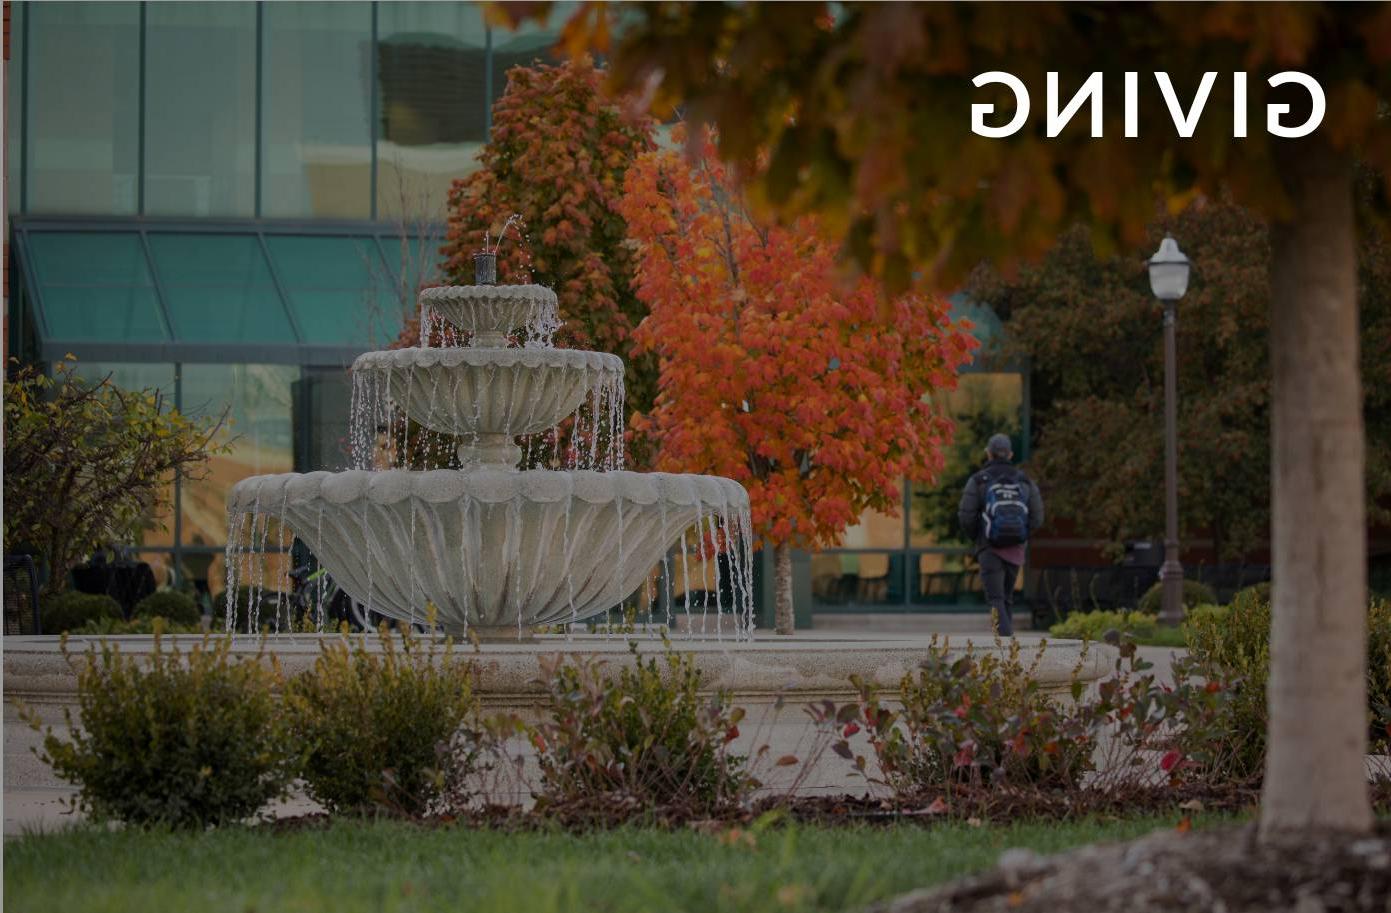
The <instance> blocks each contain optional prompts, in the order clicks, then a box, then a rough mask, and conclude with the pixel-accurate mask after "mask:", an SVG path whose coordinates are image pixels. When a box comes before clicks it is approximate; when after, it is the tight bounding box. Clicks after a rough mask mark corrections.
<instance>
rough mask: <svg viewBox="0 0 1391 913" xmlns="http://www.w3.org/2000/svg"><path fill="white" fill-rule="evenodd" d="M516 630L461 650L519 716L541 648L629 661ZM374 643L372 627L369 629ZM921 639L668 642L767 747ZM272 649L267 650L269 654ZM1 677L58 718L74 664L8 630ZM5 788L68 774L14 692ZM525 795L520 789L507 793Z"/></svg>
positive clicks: (80, 641) (814, 783) (1049, 678)
mask: <svg viewBox="0 0 1391 913" xmlns="http://www.w3.org/2000/svg"><path fill="white" fill-rule="evenodd" d="M511 630H512V635H513V639H512V640H510V641H508V640H503V641H501V642H491V643H480V644H479V645H477V646H474V645H472V644H463V645H462V646H460V647H458V648H457V649H459V650H460V651H461V652H462V653H464V654H465V655H468V656H470V657H472V658H473V660H474V661H475V662H476V663H477V664H478V668H479V683H478V693H479V697H480V699H481V701H482V703H483V706H484V708H485V709H486V710H489V711H510V712H514V713H518V714H520V715H522V716H523V717H525V718H535V716H536V715H537V714H538V713H539V711H540V708H541V707H542V706H543V704H544V702H545V689H544V687H543V686H542V684H541V683H540V681H539V680H538V679H539V676H540V671H541V669H540V663H539V660H540V658H541V657H543V656H553V655H555V654H557V653H572V654H580V655H587V656H594V657H598V658H600V659H603V660H604V661H606V662H608V663H611V664H612V665H613V666H614V667H618V666H621V665H631V664H632V663H633V662H635V658H634V656H633V654H632V653H630V651H629V649H628V642H627V641H626V640H625V639H623V638H622V637H620V636H617V635H614V636H612V637H607V638H606V637H604V636H602V635H588V636H573V637H571V638H570V639H568V640H567V639H566V638H565V637H563V636H561V635H551V634H543V635H537V636H536V637H535V639H534V640H533V641H532V642H529V643H518V642H517V641H516V640H515V634H516V629H515V628H512V629H511ZM337 636H338V635H282V636H279V637H274V638H271V639H270V640H269V642H268V645H267V648H266V653H267V654H268V655H274V656H275V658H276V659H277V660H278V661H279V662H280V664H281V667H282V669H283V670H284V671H285V673H286V674H287V675H294V674H296V673H298V672H302V671H304V670H306V669H308V668H309V667H310V666H311V665H313V663H314V660H315V658H316V657H317V656H318V655H319V650H320V641H321V640H323V639H325V638H332V637H337ZM109 639H110V640H112V641H118V642H119V643H120V645H121V650H122V652H123V653H125V654H127V655H134V656H140V655H141V654H148V653H149V652H150V650H151V647H152V638H150V637H142V636H126V637H113V638H109ZM97 640H98V639H97V638H82V637H74V638H70V639H69V642H68V646H69V652H70V653H72V654H73V655H74V656H76V655H77V654H80V653H81V652H82V651H84V650H85V649H87V647H88V646H89V645H92V644H94V643H96V642H97ZM165 640H166V643H168V642H175V643H178V644H179V645H180V649H186V648H187V646H188V644H190V643H193V642H197V641H198V640H199V638H197V637H188V636H181V637H168V638H165ZM971 640H972V639H968V638H961V639H960V640H959V641H958V640H957V639H953V640H952V641H951V645H952V649H953V651H961V652H964V651H965V650H966V649H967V644H968V643H970V642H971ZM973 640H974V648H975V649H977V650H994V649H998V648H997V647H995V646H994V645H993V643H992V642H991V640H990V639H989V638H979V637H978V638H974V639H973ZM233 643H234V646H233V652H235V653H239V654H243V655H248V656H254V655H255V654H256V652H257V650H258V648H259V645H260V639H259V638H256V637H245V636H241V637H234V638H233ZM368 643H369V644H371V643H372V638H371V637H369V638H368ZM637 643H638V655H639V656H640V657H647V656H653V655H658V654H660V653H661V651H662V644H661V641H659V640H653V639H643V640H639V641H637ZM928 643H929V641H928V639H927V638H925V637H889V636H885V637H881V638H874V637H859V638H853V637H836V638H833V639H832V638H819V637H814V636H798V637H793V638H777V637H775V636H773V635H764V639H761V640H756V641H752V642H741V643H731V642H725V643H720V642H718V641H691V642H687V641H681V640H677V641H674V642H673V647H674V648H675V649H677V650H680V651H682V652H685V653H689V654H690V655H691V656H692V657H693V659H694V660H695V663H696V665H697V666H698V667H699V668H700V670H701V671H702V672H703V673H704V676H705V680H706V681H707V682H709V684H710V686H711V687H712V689H714V688H723V689H728V690H729V691H731V692H732V693H733V699H734V703H735V704H737V705H738V706H741V707H743V708H745V710H746V711H747V717H746V722H745V723H742V724H741V725H740V729H741V731H742V735H741V736H740V742H739V743H738V744H736V746H735V747H736V749H737V750H739V751H743V752H748V753H753V752H755V751H756V750H757V749H758V747H759V746H761V745H764V744H767V745H769V746H770V748H769V751H768V752H767V756H768V757H771V758H777V757H781V756H783V755H786V754H792V755H797V756H799V757H806V756H807V755H808V752H809V750H810V748H811V744H812V741H813V730H812V727H811V724H810V720H809V718H808V717H807V715H806V713H805V712H804V709H805V708H806V707H807V706H809V705H810V704H812V703H814V702H819V701H823V700H827V699H829V700H832V701H834V702H836V703H837V704H840V703H842V702H845V701H849V700H852V699H854V698H855V696H856V692H855V689H854V688H853V686H852V685H851V684H850V676H851V675H859V676H860V677H862V678H863V679H864V680H865V681H868V682H872V683H874V684H876V685H878V686H880V687H881V688H883V689H884V691H885V694H886V696H887V697H889V698H890V699H892V697H893V696H894V695H895V694H896V689H897V686H898V683H899V681H900V680H901V679H902V678H903V676H904V675H905V674H906V673H908V672H911V671H913V670H914V669H916V668H917V665H918V663H919V661H920V660H921V659H922V657H923V655H924V653H925V651H926V648H927V645H928ZM1037 649H1038V642H1037V641H1024V642H1023V658H1024V660H1025V661H1026V662H1028V661H1030V660H1031V659H1032V658H1033V653H1034V651H1035V650H1037ZM267 661H269V660H267ZM1115 661H1116V650H1115V648H1114V647H1109V646H1105V645H1093V646H1092V647H1091V648H1090V649H1089V650H1088V651H1087V652H1086V653H1085V654H1084V653H1083V652H1082V650H1081V649H1080V647H1079V645H1078V644H1077V642H1075V641H1074V642H1063V643H1050V644H1049V645H1048V646H1047V649H1046V650H1045V651H1044V654H1043V657H1042V658H1041V659H1040V661H1039V664H1038V668H1037V678H1038V681H1039V683H1040V685H1041V686H1042V688H1043V689H1044V690H1046V691H1049V692H1051V693H1054V694H1056V695H1058V696H1059V699H1067V698H1066V697H1065V695H1066V694H1067V690H1068V687H1069V685H1070V683H1071V680H1072V675H1073V672H1074V670H1076V671H1077V673H1078V675H1079V677H1080V678H1082V679H1083V680H1084V681H1088V682H1092V681H1096V680H1097V679H1099V678H1101V677H1102V676H1104V675H1105V674H1107V673H1108V672H1110V671H1111V670H1112V669H1113V668H1114V664H1115ZM4 675H5V678H4V685H5V693H6V695H7V696H8V697H10V698H11V700H13V699H16V698H17V699H19V700H21V701H24V702H25V703H26V704H28V705H30V706H31V707H34V708H35V709H37V710H38V711H39V712H40V714H41V716H42V717H43V718H44V720H45V721H46V722H47V723H49V724H50V725H53V726H55V727H57V728H62V725H63V710H64V708H73V709H75V707H76V698H77V676H76V674H75V672H74V671H73V669H72V668H71V667H70V666H69V664H68V662H67V661H66V660H65V659H64V657H63V655H62V653H61V652H60V650H59V646H58V638H56V637H7V638H6V639H5V654H4ZM4 739H5V748H4V751H5V780H4V782H5V789H6V790H7V791H10V790H15V789H20V790H24V789H53V788H62V787H65V786H66V785H67V784H64V783H62V782H61V781H59V780H57V779H56V778H55V777H54V776H53V774H52V771H50V770H49V768H48V767H47V766H46V765H44V764H43V763H42V762H40V761H39V760H38V759H37V758H36V757H34V755H33V753H32V751H31V749H32V747H34V746H36V745H38V744H39V742H40V740H41V736H40V735H39V733H36V732H34V731H33V730H31V729H29V727H28V726H27V725H25V724H24V723H23V722H21V721H20V720H19V717H18V714H17V713H16V712H15V709H14V707H13V705H12V703H11V702H8V701H7V702H6V705H5V716H4ZM757 774H758V776H759V777H760V779H762V780H763V781H764V783H765V788H767V789H770V790H776V789H778V788H779V787H780V786H784V787H785V786H786V785H787V784H789V783H790V782H791V781H792V779H793V778H795V777H797V776H801V777H802V779H801V781H800V788H801V789H803V790H805V791H808V792H827V793H835V792H839V793H863V792H864V791H865V781H864V779H863V778H861V777H856V776H852V775H851V773H850V771H849V765H848V764H847V763H846V762H844V761H843V760H842V759H840V758H838V757H836V756H835V755H833V754H831V753H830V752H826V753H825V754H824V755H823V756H822V757H821V758H820V759H819V760H818V761H817V763H816V765H815V767H814V768H813V769H811V770H808V771H805V772H803V771H801V770H800V768H799V766H790V767H783V768H779V767H773V766H771V765H767V769H758V770H757ZM515 798H516V799H517V801H524V800H525V799H526V798H527V797H525V796H518V797H515Z"/></svg>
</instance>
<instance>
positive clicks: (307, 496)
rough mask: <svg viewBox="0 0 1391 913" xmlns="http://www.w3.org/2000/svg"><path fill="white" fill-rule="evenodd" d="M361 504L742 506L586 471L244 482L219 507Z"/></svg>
mask: <svg viewBox="0 0 1391 913" xmlns="http://www.w3.org/2000/svg"><path fill="white" fill-rule="evenodd" d="M363 498H367V499H369V500H371V501H373V502H375V503H379V504H394V503H398V502H400V501H403V500H405V499H407V498H415V499H417V500H419V501H422V502H425V503H445V504H447V503H455V502H458V501H459V500H461V499H463V498H474V499H476V500H478V501H480V502H482V503H490V504H500V503H504V502H507V501H512V500H515V499H520V500H524V501H530V502H533V503H558V502H561V501H563V500H565V499H567V498H574V499H579V500H582V501H585V502H588V503H591V504H606V503H611V502H614V501H623V502H626V503H630V504H637V505H643V506H648V505H653V504H658V503H666V504H670V505H674V506H678V507H689V506H692V505H699V506H700V507H702V508H704V509H708V510H710V511H713V512H717V511H729V510H735V511H741V510H743V509H745V508H746V507H748V504H749V494H748V492H747V491H746V490H745V489H744V487H743V486H742V485H740V484H739V483H738V482H735V481H734V480H733V479H727V478H725V477H723V476H704V475H694V474H686V473H666V472H631V471H627V470H614V471H610V472H598V471H595V470H589V469H572V470H552V469H528V470H521V471H513V470H501V469H487V468H473V469H430V470H415V469H382V470H368V469H348V470H343V471H340V472H327V471H323V470H320V471H317V472H308V473H298V472H286V473H275V474H271V475H259V476H251V477H249V478H246V479H242V480H241V481H240V482H237V483H236V484H235V485H233V486H232V489H231V491H230V492H228V495H227V509H228V511H231V512H245V511H260V512H263V513H271V512H274V511H275V510H277V509H278V508H279V507H281V506H282V505H284V504H288V503H294V504H302V503H305V502H308V501H314V500H322V501H323V502H325V503H330V504H348V503H353V502H357V501H360V500H362V499H363Z"/></svg>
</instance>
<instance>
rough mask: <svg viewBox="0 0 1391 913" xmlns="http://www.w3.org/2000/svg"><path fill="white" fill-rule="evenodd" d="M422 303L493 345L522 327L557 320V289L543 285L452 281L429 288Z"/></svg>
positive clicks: (442, 317)
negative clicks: (452, 282)
mask: <svg viewBox="0 0 1391 913" xmlns="http://www.w3.org/2000/svg"><path fill="white" fill-rule="evenodd" d="M420 303H421V305H422V306H424V307H426V308H429V310H430V311H431V312H432V313H433V314H434V315H435V316H436V317H439V318H441V319H443V320H445V321H447V322H448V323H450V324H451V325H453V326H454V327H455V329H458V330H461V331H463V332H466V333H472V334H474V335H482V336H484V337H492V339H493V342H491V343H490V344H492V345H499V346H501V345H506V343H505V342H502V341H499V337H505V336H507V335H509V334H511V333H514V332H515V331H517V330H520V329H523V328H541V329H544V328H546V327H551V326H554V325H556V324H557V323H558V318H557V317H556V313H557V300H556V295H555V292H553V291H552V290H550V289H548V288H546V287H545V286H544V285H450V286H441V287H439V288H428V289H425V290H424V291H422V292H421V293H420Z"/></svg>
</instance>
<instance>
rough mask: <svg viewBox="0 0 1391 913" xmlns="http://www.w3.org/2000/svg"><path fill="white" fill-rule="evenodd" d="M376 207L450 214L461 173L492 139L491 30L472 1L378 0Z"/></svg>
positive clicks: (432, 217) (395, 212)
mask: <svg viewBox="0 0 1391 913" xmlns="http://www.w3.org/2000/svg"><path fill="white" fill-rule="evenodd" d="M377 10H378V13H377V38H378V45H377V91H378V100H379V104H380V108H379V110H378V116H379V118H380V124H379V132H378V140H377V213H378V215H379V216H382V217H385V218H395V219H400V220H403V221H404V222H406V223H407V224H417V223H420V222H430V221H439V222H442V221H443V220H444V204H445V197H446V194H447V193H448V191H449V186H450V184H451V183H452V182H453V180H454V179H455V178H458V177H462V176H463V175H465V174H467V173H469V172H470V171H473V170H475V169H476V168H477V167H478V164H477V161H476V159H475V156H476V155H477V153H478V150H479V149H480V148H481V147H482V145H483V142H484V141H485V140H486V139H487V105H488V98H487V92H486V89H485V79H486V69H487V51H486V42H487V31H486V29H485V27H484V25H483V14H482V10H481V9H480V7H479V6H478V5H477V4H473V3H420V2H401V3H383V4H380V5H379V6H378V7H377Z"/></svg>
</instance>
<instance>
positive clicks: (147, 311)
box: [26, 232, 169, 354]
mask: <svg viewBox="0 0 1391 913" xmlns="http://www.w3.org/2000/svg"><path fill="white" fill-rule="evenodd" d="M26 238H27V242H28V243H27V247H28V252H29V258H30V260H31V261H32V265H33V269H34V278H35V280H36V283H37V285H38V288H39V297H40V301H41V303H42V307H43V314H44V319H45V321H46V323H47V329H48V336H49V337H50V338H52V339H55V340H59V341H68V340H73V341H93V342H95V341H99V340H105V341H121V342H163V341H165V340H167V339H168V338H169V334H168V332H167V330H166V328H165V326H164V318H163V316H162V315H161V313H160V307H159V300H158V298H157V297H156V295H155V289H154V283H153V282H152V281H151V280H150V270H149V265H148V264H147V263H146V261H145V252H144V250H143V249H142V248H141V246H140V236H139V235H137V234H134V233H126V234H101V233H98V232H30V233H28V235H27V236H26ZM79 354H80V353H79Z"/></svg>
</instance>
